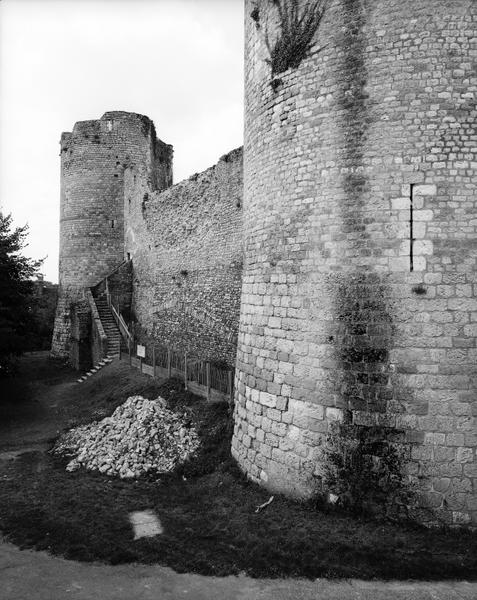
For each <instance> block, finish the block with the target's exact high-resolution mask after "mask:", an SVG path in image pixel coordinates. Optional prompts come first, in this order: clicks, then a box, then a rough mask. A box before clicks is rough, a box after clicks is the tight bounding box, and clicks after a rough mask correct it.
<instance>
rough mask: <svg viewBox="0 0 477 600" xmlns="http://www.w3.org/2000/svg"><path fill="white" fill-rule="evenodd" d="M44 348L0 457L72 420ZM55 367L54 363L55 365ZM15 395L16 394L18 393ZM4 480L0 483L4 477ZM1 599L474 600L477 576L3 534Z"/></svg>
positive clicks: (35, 446) (3, 425)
mask: <svg viewBox="0 0 477 600" xmlns="http://www.w3.org/2000/svg"><path fill="white" fill-rule="evenodd" d="M44 362H45V356H42V355H40V354H37V355H33V356H30V357H27V360H26V363H25V364H29V365H30V368H33V369H37V371H38V376H37V377H36V379H34V386H33V394H32V395H30V396H28V394H27V393H26V392H25V397H24V398H20V400H21V401H17V402H16V403H13V404H12V405H10V404H9V403H8V401H7V402H4V403H3V406H2V408H1V409H0V460H14V459H15V458H16V457H17V456H18V455H19V454H20V453H22V452H25V451H30V450H45V449H46V448H47V447H48V445H49V441H50V440H51V438H53V437H54V436H56V434H57V432H58V431H59V430H61V429H63V428H65V427H66V426H67V425H68V420H69V413H68V401H67V400H68V398H69V397H73V398H74V390H75V389H77V388H76V387H75V386H77V384H75V379H76V377H75V374H74V373H71V372H69V371H68V370H64V371H63V372H62V373H59V374H58V376H57V377H52V373H51V372H48V371H46V372H45V371H41V369H42V366H41V365H42V364H44ZM52 368H53V367H52V366H51V365H50V371H51V369H52ZM17 400H18V399H17ZM0 484H1V483H0ZM0 582H1V583H0V597H1V598H2V600H25V599H27V598H28V599H29V600H64V599H65V598H75V599H78V600H91V598H100V599H101V600H122V599H124V600H126V599H127V600H135V599H138V600H139V599H140V600H148V599H152V598H154V599H155V600H157V599H161V600H169V599H170V600H181V599H185V598H188V599H192V600H272V599H273V600H289V599H293V600H312V599H313V600H317V599H320V600H338V599H339V600H348V599H349V600H358V599H359V600H368V599H369V600H371V599H372V600H431V599H432V600H474V599H475V598H476V597H477V584H475V583H466V582H446V583H408V582H386V583H384V582H364V581H357V580H350V581H340V580H324V579H319V580H316V581H308V580H293V579H290V580H263V579H252V578H249V577H245V576H239V577H224V578H217V577H204V576H199V575H189V574H187V575H179V574H177V573H175V572H174V571H173V570H172V569H169V568H165V567H160V566H146V565H122V566H107V565H98V564H91V563H78V562H73V561H67V560H64V559H61V558H57V557H54V556H50V555H48V554H46V553H44V552H32V551H21V550H19V549H18V548H17V547H15V546H13V545H11V544H9V543H7V542H5V541H3V540H1V539H0Z"/></svg>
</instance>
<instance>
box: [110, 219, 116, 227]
mask: <svg viewBox="0 0 477 600" xmlns="http://www.w3.org/2000/svg"><path fill="white" fill-rule="evenodd" d="M109 224H110V225H111V229H114V228H115V227H116V225H117V221H116V219H111V221H110V222H109Z"/></svg>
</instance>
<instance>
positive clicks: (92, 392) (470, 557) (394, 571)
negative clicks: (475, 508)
mask: <svg viewBox="0 0 477 600" xmlns="http://www.w3.org/2000/svg"><path fill="white" fill-rule="evenodd" d="M50 370H51V368H50ZM35 373H36V374H35ZM45 373H46V375H45ZM50 375H51V373H50ZM35 377H36V379H35ZM30 380H31V381H30V384H29V386H30V387H29V389H30V391H31V390H33V391H31V394H30V400H29V402H31V396H33V397H34V396H35V393H38V390H40V393H41V394H43V396H42V397H48V398H51V397H54V396H55V394H56V395H57V396H58V401H57V403H56V404H57V406H56V408H55V410H56V411H57V413H58V414H59V415H60V417H58V416H57V418H60V420H61V419H62V422H63V423H64V424H65V425H69V426H71V425H73V424H79V423H85V422H88V421H89V420H92V419H93V418H101V417H102V416H105V415H107V414H111V413H112V412H113V410H114V409H115V408H116V406H118V404H120V403H122V402H123V401H124V400H125V399H126V398H127V397H128V396H130V395H132V394H136V393H139V394H142V395H144V396H146V397H148V398H155V397H157V395H161V396H163V397H164V398H166V399H167V400H168V401H169V404H170V406H171V407H172V408H173V409H175V410H177V411H182V412H186V413H187V414H188V415H189V417H190V419H191V420H192V422H193V423H194V425H195V426H196V427H197V428H198V430H199V432H200V436H201V439H202V447H201V451H200V453H199V455H198V456H197V457H196V458H195V459H194V460H192V461H191V462H190V463H188V464H186V465H184V466H183V467H181V468H180V469H179V470H178V471H177V472H175V473H173V474H170V475H167V476H162V477H161V478H160V480H159V481H155V480H153V479H149V480H148V479H140V480H137V481H130V480H119V479H116V478H110V477H107V476H103V475H100V474H96V473H91V472H87V471H84V470H80V471H76V472H73V473H68V472H66V471H65V465H66V461H65V460H62V459H58V458H54V457H52V456H51V455H49V454H46V453H42V452H30V453H27V454H23V455H21V456H20V457H19V458H17V459H16V460H9V461H6V460H0V530H1V531H3V533H4V535H5V536H6V537H7V539H9V540H10V541H12V542H14V543H16V544H18V545H19V546H21V547H23V548H35V549H45V550H48V551H49V552H51V553H53V554H57V555H61V556H64V557H66V558H70V559H76V560H82V561H101V562H105V563H111V564H117V563H126V562H140V563H160V564H162V565H167V566H170V567H172V568H173V569H175V570H176V571H178V572H195V573H201V574H205V575H230V574H237V573H239V572H246V573H247V574H249V575H251V576H255V577H287V576H294V577H295V576H296V577H298V576H304V577H310V578H315V577H356V578H363V579H370V578H381V579H425V580H431V579H449V578H461V579H467V580H469V579H477V535H476V534H475V533H474V534H471V533H469V532H465V531H455V530H451V531H443V530H439V531H437V530H427V529H424V528H421V527H417V526H403V525H401V526H398V525H395V524H391V523H382V522H377V521H372V520H366V519H357V518H354V517H351V516H348V515H344V514H339V513H336V512H322V511H320V510H318V509H317V508H316V507H313V506H312V505H311V504H300V503H296V502H292V501H289V500H287V499H286V498H283V497H280V496H275V499H274V501H273V502H272V503H271V504H270V505H269V506H267V507H266V508H265V509H264V510H262V511H261V512H259V513H256V512H255V509H256V507H257V506H258V505H260V504H262V503H264V502H265V501H266V500H268V498H269V497H270V494H269V493H268V492H267V491H266V490H263V489H261V488H259V487H258V486H256V485H254V484H252V483H250V482H248V481H246V480H245V479H244V477H243V476H242V475H241V473H240V472H239V471H238V469H237V468H236V467H235V464H234V462H233V460H232V459H231V458H230V453H229V445H230V436H231V426H230V425H231V419H230V415H229V414H228V407H227V406H226V405H219V404H215V405H214V404H212V405H207V404H206V403H205V401H204V400H202V399H199V398H197V397H196V396H194V395H192V394H190V393H188V392H185V391H184V390H183V387H182V385H181V384H180V383H179V382H177V381H174V380H170V381H168V382H165V383H162V384H161V383H160V382H158V381H155V380H153V379H151V378H149V377H146V376H144V375H141V374H140V373H138V372H137V371H136V370H134V369H130V368H129V367H128V365H127V364H125V363H123V365H122V366H120V365H118V364H113V365H111V366H109V367H107V368H105V369H103V371H102V372H101V373H100V374H98V375H97V376H95V377H93V378H91V380H89V381H88V382H86V383H84V384H81V385H77V384H74V383H72V375H71V373H70V372H68V371H67V370H66V371H65V372H62V374H61V377H56V378H54V377H48V369H47V368H46V367H45V369H44V371H42V370H41V368H39V369H38V370H37V371H35V370H33V374H31V375H30ZM22 381H23V384H22V385H24V381H25V379H24V378H23V379H22ZM65 382H66V383H65ZM62 386H63V387H62ZM13 388H14V386H13V387H12V389H13ZM19 389H20V388H19ZM23 390H25V388H24V387H23ZM35 390H36V391H35ZM65 392H66V393H65ZM22 393H24V391H23V392H22ZM13 396H14V392H11V397H12V398H13ZM7 412H8V411H7ZM19 412H20V413H21V414H22V419H24V418H25V414H24V413H25V411H24V410H20V411H19ZM26 412H28V411H26ZM22 422H23V421H22ZM0 443H1V430H0ZM143 509H152V510H153V511H154V512H155V513H156V514H157V516H158V517H159V519H160V521H161V524H162V526H163V528H164V533H163V534H162V535H159V536H156V537H152V538H142V539H139V540H136V541H134V540H133V537H134V534H133V530H132V527H131V525H130V523H129V518H128V515H129V513H130V512H132V511H136V510H143Z"/></svg>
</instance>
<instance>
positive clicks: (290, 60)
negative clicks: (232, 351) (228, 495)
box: [233, 0, 477, 526]
mask: <svg viewBox="0 0 477 600" xmlns="http://www.w3.org/2000/svg"><path fill="white" fill-rule="evenodd" d="M284 4H288V6H289V7H290V5H291V4H294V3H293V2H291V0H290V1H288V0H280V2H275V1H271V0H262V1H261V2H256V1H254V0H249V1H247V2H246V11H245V14H246V42H245V44H246V67H245V77H246V81H245V95H246V108H245V118H246V122H245V147H244V185H245V190H244V194H245V196H244V230H245V241H244V246H245V270H244V277H243V281H244V284H243V291H242V301H241V315H240V333H239V343H238V360H237V393H236V404H235V433H234V438H233V454H234V456H235V457H236V458H237V460H238V462H239V464H240V465H241V467H242V469H243V470H244V471H245V472H246V473H247V474H248V475H249V476H250V477H251V478H252V479H254V480H255V481H258V482H261V483H263V484H264V485H266V486H268V487H269V488H271V489H273V490H280V491H283V492H286V493H288V494H290V495H294V496H309V495H311V494H313V493H314V492H315V491H317V490H318V489H320V485H321V477H322V475H323V471H322V466H323V461H324V451H323V448H324V443H325V438H326V436H327V433H328V432H329V429H330V425H331V423H333V422H343V421H345V422H347V423H349V424H351V425H354V426H356V427H372V426H375V427H378V428H379V427H380V428H382V430H386V431H388V432H389V431H393V430H394V431H395V432H396V439H398V440H399V442H400V444H401V449H402V450H403V452H404V454H405V463H406V473H407V475H408V477H409V479H410V480H412V481H413V482H414V483H415V485H416V486H417V488H418V491H419V508H418V510H419V512H418V518H419V519H420V520H422V521H424V522H425V521H430V522H434V521H438V520H441V521H443V522H446V523H451V524H452V523H453V524H462V523H464V524H465V523H473V524H474V526H475V525H476V524H477V496H476V492H477V458H476V447H477V423H476V419H477V409H476V408H477V407H476V399H477V347H476V338H477V294H476V292H477V289H476V286H477V262H476V260H477V196H476V194H475V185H476V181H475V176H476V167H477V155H476V147H477V128H476V122H477V111H476V104H475V100H476V95H477V78H476V73H475V26H476V23H477V3H476V2H475V1H473V0H419V2H416V1H415V0H380V1H379V2H378V1H372V0H330V1H329V2H328V8H327V10H326V12H325V14H324V17H323V19H322V21H321V23H320V24H319V27H318V28H317V30H316V32H315V37H314V40H313V41H314V42H315V43H314V44H313V45H311V47H310V48H309V49H308V51H306V52H303V49H304V48H305V49H306V43H307V40H308V39H309V38H308V37H307V36H308V34H309V33H310V31H302V32H301V33H302V34H303V35H301V34H300V28H299V27H298V28H293V27H288V28H287V27H286V26H284V23H283V21H282V22H281V19H286V18H289V17H290V15H291V14H293V11H291V10H288V11H285V10H283V5H284ZM297 4H298V8H299V10H300V11H304V10H305V8H306V6H307V5H308V6H309V7H313V5H315V4H316V3H315V2H307V1H306V0H299V1H298V3H297ZM280 7H281V8H282V15H281V17H280V14H279V8H280ZM305 21H306V20H305ZM305 21H304V22H305ZM308 23H309V24H310V23H312V21H308ZM285 25H286V24H285ZM290 32H291V33H290ZM297 32H298V33H299V34H300V35H301V38H300V35H298V37H297ZM293 36H295V38H296V39H294V37H293ZM293 44H295V47H294V48H293V47H291V46H292V45H293ZM272 69H273V71H274V72H273V71H272Z"/></svg>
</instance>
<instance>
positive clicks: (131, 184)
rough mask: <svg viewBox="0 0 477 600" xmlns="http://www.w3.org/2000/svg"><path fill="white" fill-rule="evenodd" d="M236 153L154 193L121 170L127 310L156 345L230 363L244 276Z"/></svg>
mask: <svg viewBox="0 0 477 600" xmlns="http://www.w3.org/2000/svg"><path fill="white" fill-rule="evenodd" d="M241 203H242V151H241V149H238V150H234V151H232V152H230V153H229V154H227V155H225V156H223V157H222V158H221V159H220V161H219V162H218V163H217V164H216V165H215V166H214V167H211V168H210V169H207V170H206V171H204V172H203V173H200V174H196V175H194V176H192V177H191V178H189V179H188V180H186V181H182V182H181V183H178V184H177V185H174V186H172V187H170V188H168V189H167V190H165V191H163V192H153V191H151V189H150V187H149V186H148V185H147V182H146V181H145V178H144V177H143V176H142V174H141V172H140V171H138V170H137V169H130V170H128V172H127V173H126V193H125V208H124V214H125V222H126V241H125V252H126V253H127V254H129V255H130V257H131V258H132V262H133V310H134V313H135V318H136V320H137V322H138V323H139V324H140V325H141V328H142V330H143V331H145V332H146V333H147V334H148V335H149V336H150V337H152V338H153V339H155V340H156V341H157V342H158V343H162V344H167V345H169V346H171V347H173V348H174V349H176V350H178V351H187V352H189V353H190V354H191V355H193V356H196V357H198V358H201V359H204V360H211V361H216V362H227V363H228V364H229V365H231V366H233V365H234V363H235V356H236V343H237V341H236V335H237V329H238V314H239V301H240V289H241V281H242V278H241V275H242V209H241Z"/></svg>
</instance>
